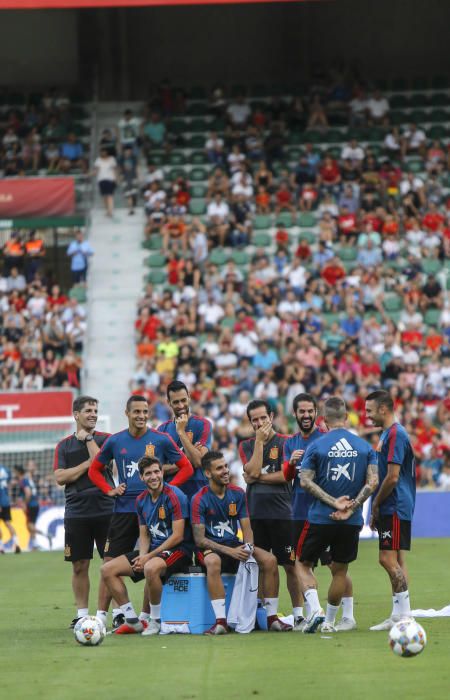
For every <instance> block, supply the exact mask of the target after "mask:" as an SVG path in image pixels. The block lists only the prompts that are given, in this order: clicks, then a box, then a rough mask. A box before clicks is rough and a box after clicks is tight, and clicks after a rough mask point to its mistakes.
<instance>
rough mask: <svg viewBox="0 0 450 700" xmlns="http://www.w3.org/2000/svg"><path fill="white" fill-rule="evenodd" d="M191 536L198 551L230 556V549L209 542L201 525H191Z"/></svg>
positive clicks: (211, 541) (212, 541)
mask: <svg viewBox="0 0 450 700" xmlns="http://www.w3.org/2000/svg"><path fill="white" fill-rule="evenodd" d="M192 534H193V535H194V542H195V544H196V546H197V547H198V548H199V549H202V550H206V549H210V550H211V551H212V552H221V553H222V554H230V549H231V547H226V546H225V545H223V544H219V543H218V542H214V540H210V539H208V538H207V537H206V535H205V526H204V525H203V524H202V523H199V524H194V523H193V524H192Z"/></svg>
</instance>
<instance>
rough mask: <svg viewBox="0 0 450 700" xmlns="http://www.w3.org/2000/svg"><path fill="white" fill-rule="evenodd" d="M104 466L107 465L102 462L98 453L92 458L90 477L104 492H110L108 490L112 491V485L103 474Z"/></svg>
mask: <svg viewBox="0 0 450 700" xmlns="http://www.w3.org/2000/svg"><path fill="white" fill-rule="evenodd" d="M99 454H100V453H99ZM104 468H105V465H104V464H102V463H101V462H100V460H99V459H98V456H97V455H96V456H95V457H94V459H93V460H92V463H91V466H90V467H89V470H88V477H89V478H90V480H91V481H92V483H93V484H95V485H96V486H97V488H99V489H100V491H103V493H108V491H111V489H112V486H111V485H110V484H108V482H107V481H106V479H105V477H104V476H103V474H102V471H103V470H104Z"/></svg>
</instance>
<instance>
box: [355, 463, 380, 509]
mask: <svg viewBox="0 0 450 700" xmlns="http://www.w3.org/2000/svg"><path fill="white" fill-rule="evenodd" d="M377 486H378V465H377V464H369V466H368V467H367V475H366V483H365V484H364V486H363V487H362V489H361V491H360V492H359V493H358V495H357V496H356V498H355V499H354V501H353V505H352V510H353V511H355V510H356V509H357V508H361V506H362V504H363V503H364V501H367V499H368V498H369V496H370V495H371V494H372V493H373V492H374V491H375V490H376V488H377Z"/></svg>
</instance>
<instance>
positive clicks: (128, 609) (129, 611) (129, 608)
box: [120, 602, 137, 620]
mask: <svg viewBox="0 0 450 700" xmlns="http://www.w3.org/2000/svg"><path fill="white" fill-rule="evenodd" d="M120 610H121V611H122V613H123V614H124V615H125V619H126V620H137V615H136V612H135V610H134V608H133V605H132V603H130V602H128V603H125V604H124V605H121V606H120Z"/></svg>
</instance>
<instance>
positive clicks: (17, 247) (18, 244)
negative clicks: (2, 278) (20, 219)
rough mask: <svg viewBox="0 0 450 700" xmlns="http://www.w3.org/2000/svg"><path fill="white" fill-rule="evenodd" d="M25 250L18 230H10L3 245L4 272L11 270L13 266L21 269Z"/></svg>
mask: <svg viewBox="0 0 450 700" xmlns="http://www.w3.org/2000/svg"><path fill="white" fill-rule="evenodd" d="M24 257H25V250H24V246H23V243H22V239H21V237H20V235H19V233H18V231H12V232H11V235H10V237H9V239H7V240H6V243H5V245H4V246H3V260H4V262H5V272H6V273H8V272H11V271H12V269H13V268H16V269H20V270H22V269H23V266H24Z"/></svg>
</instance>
